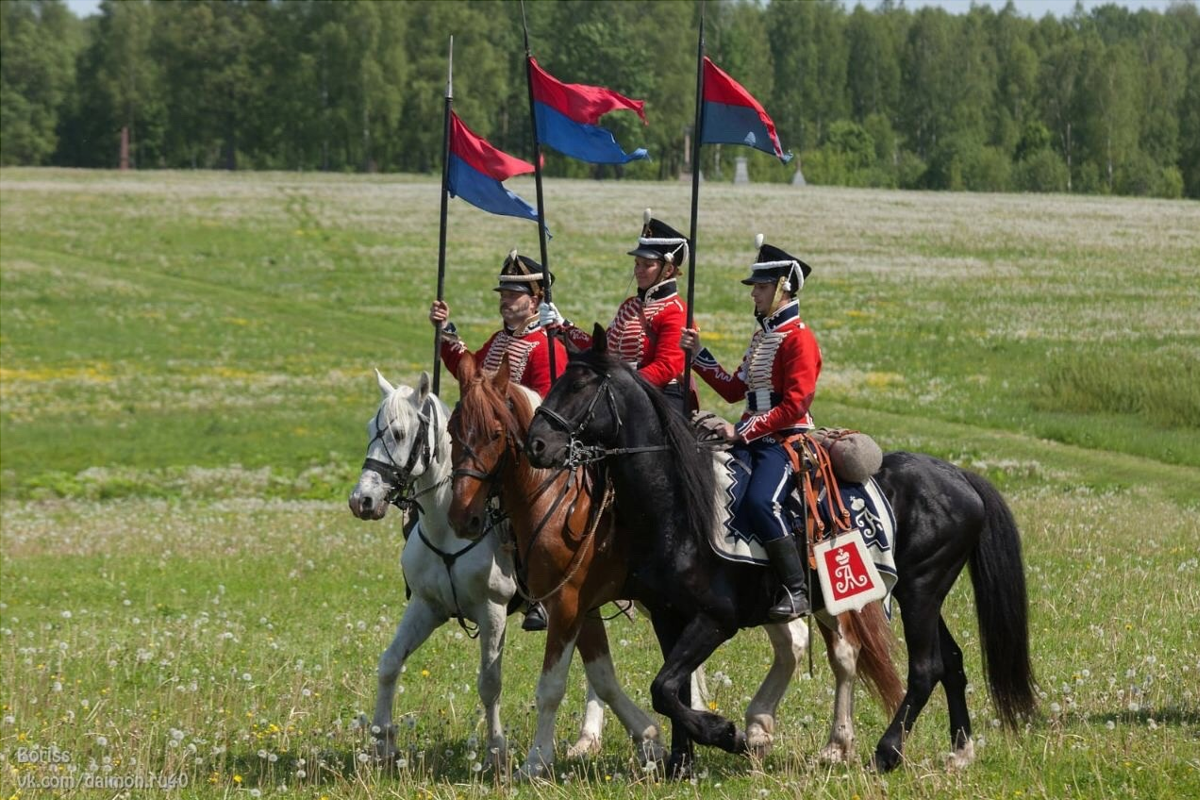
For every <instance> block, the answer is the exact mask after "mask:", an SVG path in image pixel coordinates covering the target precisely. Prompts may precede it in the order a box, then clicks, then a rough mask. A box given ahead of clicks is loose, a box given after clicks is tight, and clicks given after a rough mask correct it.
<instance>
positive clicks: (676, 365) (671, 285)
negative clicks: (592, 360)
mask: <svg viewBox="0 0 1200 800" xmlns="http://www.w3.org/2000/svg"><path fill="white" fill-rule="evenodd" d="M640 294H641V293H640V292H639V296H634V297H630V298H627V299H626V300H625V302H623V303H621V305H620V307H619V308H618V309H617V314H616V316H614V317H613V321H612V322H611V323H609V326H608V349H609V351H610V352H612V353H614V354H616V355H617V357H618V358H620V359H621V360H622V361H624V362H625V363H627V364H629V365H630V366H632V367H634V368H635V369H636V370H637V371H638V373H639V374H641V376H642V377H643V378H645V379H646V380H647V381H649V382H650V383H652V384H653V385H655V386H657V387H658V388H660V389H661V388H663V387H664V386H666V385H667V384H668V383H670V382H671V381H673V380H676V379H678V378H679V377H680V376H682V375H683V364H684V352H683V351H682V350H680V349H679V335H680V333H681V332H682V331H683V325H684V323H685V322H687V307H686V306H685V305H684V302H683V300H682V299H681V298H680V297H679V292H678V291H677V290H676V288H675V281H674V280H669V281H663V282H662V283H660V284H658V285H657V286H651V287H650V288H649V289H647V290H646V296H645V299H643V298H642V297H641V296H640ZM564 329H565V330H566V332H567V338H569V339H570V340H571V341H572V342H573V343H574V344H575V345H576V346H577V347H580V348H584V349H586V348H589V347H591V346H592V337H591V336H590V335H589V334H587V333H584V332H583V331H581V330H580V329H579V328H576V327H575V326H573V325H571V324H569V323H568V324H567V325H565V326H564Z"/></svg>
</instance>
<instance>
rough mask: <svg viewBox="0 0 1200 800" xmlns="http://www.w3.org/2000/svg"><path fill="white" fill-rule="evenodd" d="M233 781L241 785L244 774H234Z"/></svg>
mask: <svg viewBox="0 0 1200 800" xmlns="http://www.w3.org/2000/svg"><path fill="white" fill-rule="evenodd" d="M233 782H234V783H236V784H237V785H238V786H241V785H242V776H241V775H236V774H235V775H234V776H233Z"/></svg>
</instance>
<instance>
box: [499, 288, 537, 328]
mask: <svg viewBox="0 0 1200 800" xmlns="http://www.w3.org/2000/svg"><path fill="white" fill-rule="evenodd" d="M536 313H537V302H536V301H535V300H534V299H533V295H531V294H525V293H524V292H510V291H508V290H507V289H504V290H501V292H500V316H501V317H503V318H504V324H505V325H506V326H508V327H510V328H515V327H517V326H518V325H521V324H522V323H524V322H525V321H526V320H527V319H529V318H530V317H532V316H533V315H534V314H536Z"/></svg>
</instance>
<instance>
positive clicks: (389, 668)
mask: <svg viewBox="0 0 1200 800" xmlns="http://www.w3.org/2000/svg"><path fill="white" fill-rule="evenodd" d="M375 376H376V379H377V381H378V383H379V391H380V393H381V394H382V400H381V402H380V404H379V408H378V410H377V411H376V413H375V415H374V416H373V417H372V418H371V420H370V422H368V423H367V436H368V438H369V443H368V445H367V457H366V461H365V462H364V463H363V470H362V474H361V475H360V476H359V479H358V483H357V484H355V486H354V491H353V492H351V494H350V510H351V511H352V512H354V515H355V516H356V517H358V518H359V519H365V520H377V519H382V518H383V516H384V514H386V513H387V508H388V505H390V504H392V503H396V504H398V505H401V506H409V505H416V506H418V507H419V508H420V520H419V522H418V523H417V525H416V526H415V528H414V530H413V531H412V533H411V534H410V538H409V540H408V542H407V543H406V545H405V547H404V552H403V554H402V555H401V558H400V568H401V570H402V571H403V573H404V578H405V583H406V585H407V586H408V588H409V590H410V591H411V592H412V596H411V598H410V599H409V601H408V604H407V606H406V607H405V609H404V614H403V616H402V617H401V618H400V624H399V625H398V626H397V628H396V635H395V637H394V638H393V639H392V643H391V644H390V645H389V646H388V648H387V650H385V651H384V652H383V655H382V656H380V658H379V678H378V679H379V686H378V690H377V694H376V699H375V714H374V717H373V719H372V720H371V732H372V734H373V736H374V737H375V747H376V755H377V756H378V757H380V758H381V759H385V760H390V759H393V758H395V756H396V755H397V753H398V751H397V749H396V730H397V729H396V726H395V725H394V724H393V722H392V704H393V700H394V698H395V693H396V679H397V678H398V677H399V675H400V669H401V667H403V666H404V662H405V661H406V660H407V659H408V657H409V656H410V655H412V653H413V652H414V651H415V650H416V649H417V648H418V647H420V646H421V644H422V643H424V641H425V640H426V639H428V638H429V635H430V634H431V633H433V631H435V630H436V629H437V628H439V627H440V626H442V625H444V624H445V623H446V622H447V621H448V620H450V619H456V620H459V621H460V622H464V621H465V622H470V623H474V624H475V625H476V626H478V631H479V651H480V658H479V680H478V689H479V699H480V700H481V701H483V707H484V711H485V715H486V718H487V748H488V751H489V752H490V753H491V754H492V755H493V757H494V759H495V760H496V762H497V763H500V764H503V763H504V760H505V759H506V758H507V744H506V742H505V738H504V729H503V727H502V726H501V724H500V663H501V654H502V651H503V648H504V631H505V625H506V623H507V620H508V608H509V603H510V601H511V600H512V598H513V595H515V594H516V591H517V584H516V579H515V577H514V574H515V573H514V569H513V560H512V555H511V553H510V552H509V551H508V550H507V549H505V548H503V547H501V538H502V537H501V536H500V532H499V531H492V532H489V533H488V534H486V535H485V536H483V537H482V538H480V539H477V540H474V541H472V540H470V539H464V538H462V537H459V536H457V535H456V534H455V532H454V530H453V529H452V528H451V527H450V524H449V521H448V520H447V517H446V509H447V507H448V506H449V504H450V497H451V491H450V435H449V433H448V432H447V430H446V423H447V421H448V420H449V418H450V412H449V409H448V408H447V407H446V404H445V403H443V402H442V401H441V400H440V399H438V397H437V396H436V395H434V394H433V393H432V392H430V384H429V376H428V375H427V374H425V373H422V374H421V380H420V384H419V385H418V387H417V389H415V390H414V389H412V388H410V387H408V386H400V387H393V386H392V385H391V384H390V383H388V381H387V380H386V379H385V378H384V377H383V376H382V375H380V374H379V372H378V371H376V373H375ZM603 721H604V708H603V705H602V704H601V702H600V700H599V698H598V697H597V696H596V694H595V692H594V691H593V690H592V687H591V686H590V685H589V686H588V700H587V709H586V711H585V713H584V716H583V723H582V726H581V729H580V733H579V740H578V742H577V743H576V745H575V746H574V747H573V748H572V749H571V752H570V754H571V755H582V754H584V753H587V752H595V750H596V749H598V747H599V742H600V733H601V729H602V727H603Z"/></svg>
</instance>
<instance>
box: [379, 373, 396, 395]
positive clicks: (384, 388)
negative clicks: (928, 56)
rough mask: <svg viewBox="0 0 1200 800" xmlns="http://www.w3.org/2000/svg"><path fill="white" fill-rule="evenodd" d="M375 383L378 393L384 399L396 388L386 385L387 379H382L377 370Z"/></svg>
mask: <svg viewBox="0 0 1200 800" xmlns="http://www.w3.org/2000/svg"><path fill="white" fill-rule="evenodd" d="M375 381H376V382H377V383H378V384H379V393H380V394H381V395H383V396H384V397H388V396H389V395H391V393H392V392H394V391H396V387H394V386H392V385H391V384H390V383H388V381H387V378H385V377H383V374H382V373H380V371H379V370H375Z"/></svg>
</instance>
